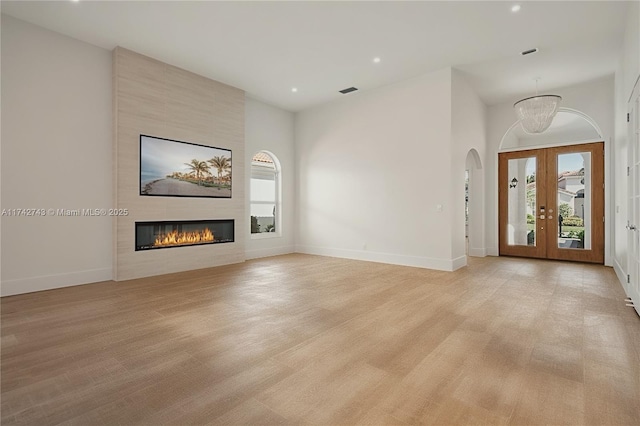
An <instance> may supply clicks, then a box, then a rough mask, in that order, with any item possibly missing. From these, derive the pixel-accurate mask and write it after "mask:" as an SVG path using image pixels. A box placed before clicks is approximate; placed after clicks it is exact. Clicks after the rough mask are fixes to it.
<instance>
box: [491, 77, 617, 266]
mask: <svg viewBox="0 0 640 426" xmlns="http://www.w3.org/2000/svg"><path fill="white" fill-rule="evenodd" d="M549 92H553V94H558V95H560V96H562V104H561V106H562V107H565V108H570V109H574V110H578V111H580V112H583V113H585V114H587V115H588V116H589V117H591V118H592V119H593V120H594V121H595V122H596V123H597V124H598V126H599V127H600V129H601V131H602V136H603V140H604V142H605V155H606V157H605V163H606V166H605V167H606V168H605V218H606V221H607V224H608V226H607V228H606V229H605V264H606V265H611V264H612V259H611V234H612V230H613V221H612V217H613V216H612V211H613V208H612V207H611V206H612V203H611V200H612V194H613V190H612V187H613V185H612V182H613V180H612V167H613V163H612V162H611V161H612V159H611V157H612V156H611V155H609V153H610V152H611V141H612V140H613V124H614V79H613V76H611V77H605V78H601V79H598V80H594V81H591V82H587V83H584V84H579V85H575V86H569V87H564V88H559V89H554V90H550V91H549ZM516 100H517V99H514V100H513V101H509V102H504V103H501V104H498V105H493V106H491V107H489V109H488V135H489V136H488V151H487V152H488V154H487V162H486V164H487V173H486V175H485V176H486V179H487V186H486V190H487V192H486V194H487V197H486V217H487V218H488V220H487V235H486V238H487V247H488V250H489V254H492V255H497V254H498V210H497V209H498V201H497V200H498V149H499V146H500V141H501V140H502V137H503V136H504V135H505V133H506V132H507V131H508V130H509V128H510V127H511V126H512V125H513V124H514V123H515V122H516V121H517V119H516V115H515V112H514V110H513V103H514V102H515V101H516ZM562 142H564V141H560V140H559V141H557V143H562Z"/></svg>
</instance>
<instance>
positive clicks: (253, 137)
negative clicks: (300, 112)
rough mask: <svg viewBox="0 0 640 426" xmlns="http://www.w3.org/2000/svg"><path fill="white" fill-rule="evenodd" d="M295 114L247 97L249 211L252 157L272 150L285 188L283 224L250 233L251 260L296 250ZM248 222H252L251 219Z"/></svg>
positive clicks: (248, 253) (248, 205)
mask: <svg viewBox="0 0 640 426" xmlns="http://www.w3.org/2000/svg"><path fill="white" fill-rule="evenodd" d="M293 122H294V115H293V113H291V112H288V111H284V110H282V109H280V108H277V107H274V106H272V105H268V104H265V103H263V102H260V101H258V100H255V99H252V98H249V97H247V98H246V99H245V144H246V145H245V164H247V168H246V180H245V181H246V184H247V189H246V197H247V202H246V206H247V214H248V212H249V208H250V203H249V197H250V194H249V192H250V188H249V186H250V181H251V167H249V165H250V164H251V158H252V157H253V155H254V154H255V153H256V152H258V151H268V152H270V153H272V154H273V155H275V156H276V157H277V159H278V160H279V161H280V167H281V174H280V181H281V189H282V197H281V199H282V208H281V209H280V211H281V214H282V218H281V220H282V224H281V225H282V226H281V230H280V231H281V232H280V233H279V235H278V236H276V235H275V233H267V234H258V235H257V236H254V237H253V238H252V236H251V232H249V231H250V230H247V232H246V238H247V240H246V257H247V259H252V258H257V257H264V256H274V255H278V254H284V253H292V252H293V251H294V250H295V247H294V246H295V217H294V211H295V158H294V128H293V126H294V125H293ZM247 224H250V221H249V219H248V218H247Z"/></svg>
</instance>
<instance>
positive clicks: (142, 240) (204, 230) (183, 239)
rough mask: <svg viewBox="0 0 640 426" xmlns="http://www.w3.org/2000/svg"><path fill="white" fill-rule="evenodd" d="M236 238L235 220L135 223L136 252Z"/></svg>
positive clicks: (216, 242) (214, 242) (230, 241)
mask: <svg viewBox="0 0 640 426" xmlns="http://www.w3.org/2000/svg"><path fill="white" fill-rule="evenodd" d="M233 241H234V220H233V219H224V220H170V221H161V222H136V251H139V250H154V249H161V248H171V247H185V246H194V245H202V244H219V243H232V242H233Z"/></svg>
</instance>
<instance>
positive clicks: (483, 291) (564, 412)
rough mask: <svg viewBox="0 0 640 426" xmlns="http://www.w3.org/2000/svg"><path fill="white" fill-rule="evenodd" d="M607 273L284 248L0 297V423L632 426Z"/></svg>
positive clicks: (636, 391) (626, 338)
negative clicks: (378, 259) (452, 268)
mask: <svg viewBox="0 0 640 426" xmlns="http://www.w3.org/2000/svg"><path fill="white" fill-rule="evenodd" d="M624 297H625V296H624V293H623V290H622V287H621V286H620V284H619V282H618V281H617V279H616V277H615V274H614V272H613V271H612V269H611V268H606V267H603V266H597V265H586V264H578V263H565V262H554V261H540V260H527V259H515V258H495V257H494V258H491V257H488V258H470V264H469V266H467V267H465V268H462V269H460V270H458V271H456V272H452V273H451V272H439V271H432V270H426V269H419V268H409V267H402V266H393V265H385V264H377V263H369V262H359V261H352V260H345V259H334V258H327V257H319V256H308V255H300V254H294V255H286V256H278V257H272V258H265V259H258V260H252V261H248V262H246V263H244V264H239V265H230V266H224V267H219V268H212V269H207V270H200V271H191V272H186V273H179V274H171V275H164V276H159V277H152V278H145V279H138V280H132V281H127V282H119V283H114V282H105V283H98V284H91V285H85V286H79V287H70V288H65V289H57V290H51V291H46V292H40V293H32V294H25V295H19V296H12V297H6V298H3V299H2V300H1V308H2V312H1V322H2V323H1V327H2V353H1V355H2V358H1V367H2V368H1V370H2V379H1V398H2V406H1V410H2V413H1V420H2V424H3V425H6V426H8V425H56V424H64V425H83V426H84V425H154V426H155V425H162V424H168V425H200V424H230V425H242V424H311V425H315V424H327V425H328V424H331V425H352V424H354V425H355V424H375V425H381V424H535V425H542V424H558V425H559V424H563V425H568V424H594V425H616V424H627V425H639V424H640V355H639V354H640V318H639V317H638V315H637V314H636V313H635V312H634V310H633V309H632V308H629V307H626V306H625V303H624Z"/></svg>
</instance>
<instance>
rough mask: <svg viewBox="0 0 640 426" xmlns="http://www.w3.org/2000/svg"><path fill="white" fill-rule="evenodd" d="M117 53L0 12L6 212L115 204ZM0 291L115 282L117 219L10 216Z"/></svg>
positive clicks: (5, 227)
mask: <svg viewBox="0 0 640 426" xmlns="http://www.w3.org/2000/svg"><path fill="white" fill-rule="evenodd" d="M111 109H112V106H111V53H110V52H109V51H107V50H104V49H101V48H98V47H94V46H92V45H89V44H86V43H83V42H80V41H77V40H74V39H71V38H68V37H66V36H62V35H60V34H57V33H54V32H51V31H48V30H45V29H42V28H40V27H37V26H34V25H31V24H28V23H26V22H23V21H20V20H17V19H14V18H11V17H8V16H5V15H2V171H1V175H2V196H1V204H2V205H1V207H2V209H18V208H38V209H45V210H47V209H59V208H64V209H83V208H85V209H89V208H109V207H111V204H112V203H111V201H112V198H111V185H112V184H111V163H112V160H111V116H112V112H111ZM1 226H2V271H1V279H2V289H1V294H2V295H9V294H15V293H23V292H29V291H36V290H44V289H48V288H55V287H60V286H67V285H75V284H83V283H88V282H96V281H103V280H108V279H111V259H112V255H111V238H112V237H111V218H109V217H53V216H51V215H50V214H47V216H45V217H8V216H4V217H2V219H1Z"/></svg>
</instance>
